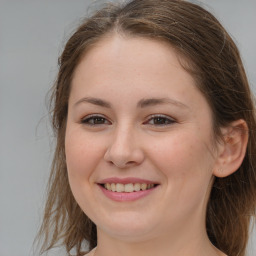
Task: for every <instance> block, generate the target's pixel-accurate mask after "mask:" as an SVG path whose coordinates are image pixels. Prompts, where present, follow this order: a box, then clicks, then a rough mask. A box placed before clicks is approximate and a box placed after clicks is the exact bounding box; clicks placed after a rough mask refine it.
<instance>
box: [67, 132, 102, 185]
mask: <svg viewBox="0 0 256 256" xmlns="http://www.w3.org/2000/svg"><path fill="white" fill-rule="evenodd" d="M65 151H66V162H67V169H68V173H69V176H70V178H71V177H72V178H75V177H76V178H78V180H79V179H80V178H82V177H90V176H91V174H92V172H93V170H94V169H95V168H96V165H97V164H98V163H99V161H100V158H101V157H102V154H101V151H102V150H101V148H100V146H99V144H98V143H96V142H95V140H94V139H93V138H92V137H90V136H86V134H85V133H83V131H79V129H76V130H73V131H72V130H69V129H67V132H66V138H65Z"/></svg>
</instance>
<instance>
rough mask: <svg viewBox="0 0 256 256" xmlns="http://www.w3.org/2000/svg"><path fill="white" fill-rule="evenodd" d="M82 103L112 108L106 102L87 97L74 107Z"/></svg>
mask: <svg viewBox="0 0 256 256" xmlns="http://www.w3.org/2000/svg"><path fill="white" fill-rule="evenodd" d="M80 103H91V104H93V105H96V106H101V107H104V108H111V104H110V103H108V102H107V101H105V100H102V99H99V98H92V97H85V98H82V99H80V100H79V101H77V102H76V103H75V105H74V106H77V105H78V104H80Z"/></svg>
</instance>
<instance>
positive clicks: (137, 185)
mask: <svg viewBox="0 0 256 256" xmlns="http://www.w3.org/2000/svg"><path fill="white" fill-rule="evenodd" d="M133 187H134V190H135V191H140V184H139V183H135V184H134V185H133Z"/></svg>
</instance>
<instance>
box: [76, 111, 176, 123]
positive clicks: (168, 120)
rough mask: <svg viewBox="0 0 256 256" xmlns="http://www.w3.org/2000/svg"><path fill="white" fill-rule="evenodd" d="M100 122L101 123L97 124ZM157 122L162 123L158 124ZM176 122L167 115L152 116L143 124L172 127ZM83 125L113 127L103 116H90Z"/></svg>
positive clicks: (83, 121) (84, 119)
mask: <svg viewBox="0 0 256 256" xmlns="http://www.w3.org/2000/svg"><path fill="white" fill-rule="evenodd" d="M150 121H153V122H154V123H153V124H152V123H150ZM97 122H99V123H97ZM155 122H160V123H158V124H156V123H155ZM175 122H176V121H175V120H174V119H173V118H170V117H169V116H165V115H160V114H156V115H151V116H149V117H148V118H147V120H146V121H145V122H143V124H144V125H146V124H149V125H152V126H168V125H172V124H173V123H175ZM81 124H84V125H89V126H99V125H106V124H107V125H111V122H110V121H108V120H107V119H106V118H105V117H104V116H101V115H89V116H86V117H85V118H83V119H82V120H81Z"/></svg>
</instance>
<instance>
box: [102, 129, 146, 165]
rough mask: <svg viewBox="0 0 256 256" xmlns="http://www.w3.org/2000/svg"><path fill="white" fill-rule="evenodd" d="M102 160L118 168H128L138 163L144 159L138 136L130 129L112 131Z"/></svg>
mask: <svg viewBox="0 0 256 256" xmlns="http://www.w3.org/2000/svg"><path fill="white" fill-rule="evenodd" d="M109 139H110V142H109V145H108V148H107V150H106V153H105V155H104V160H105V161H107V162H108V163H110V164H112V165H115V166H116V167H118V168H128V167H132V166H136V165H139V164H141V163H142V162H143V160H144V153H143V150H142V148H141V147H140V146H141V145H140V143H139V141H140V140H139V138H138V137H136V135H135V132H132V131H131V129H128V128H124V129H117V130H115V131H114V132H113V136H111V137H110V138H109Z"/></svg>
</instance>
